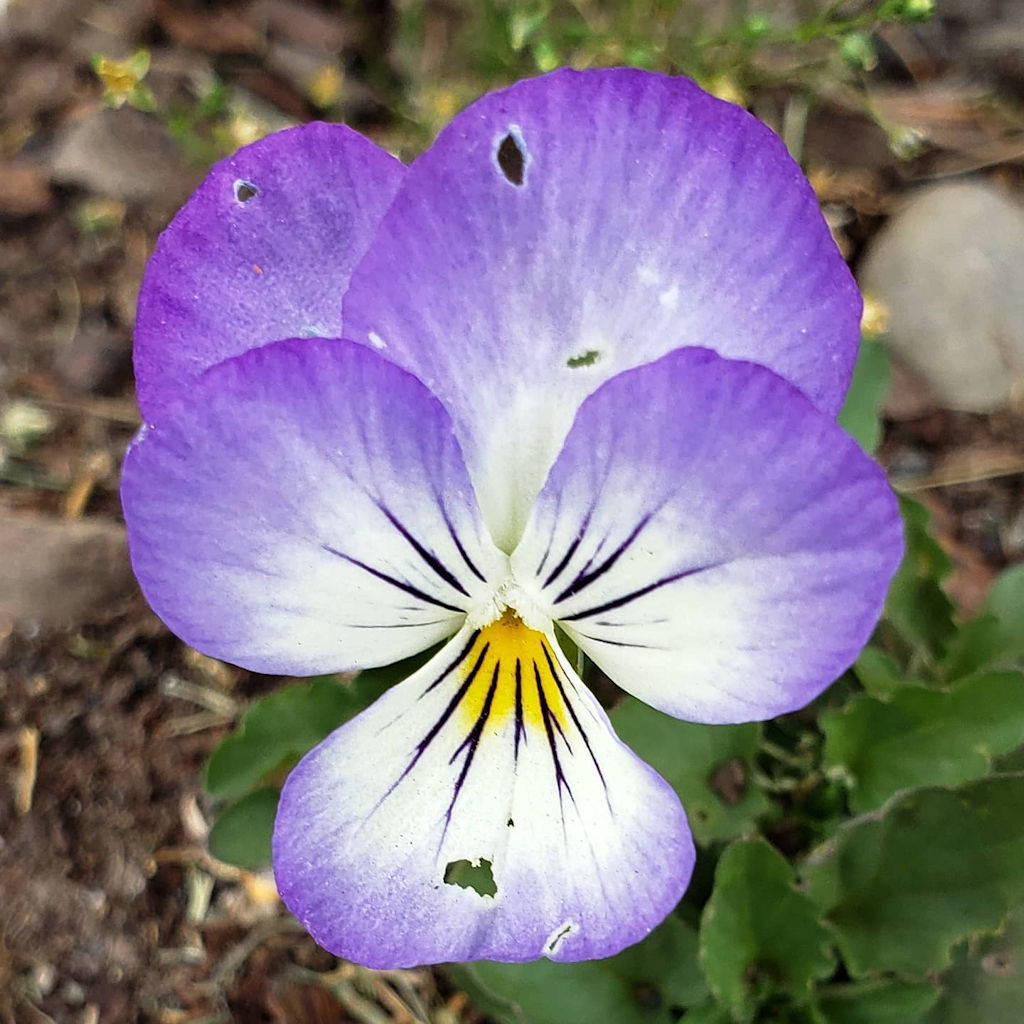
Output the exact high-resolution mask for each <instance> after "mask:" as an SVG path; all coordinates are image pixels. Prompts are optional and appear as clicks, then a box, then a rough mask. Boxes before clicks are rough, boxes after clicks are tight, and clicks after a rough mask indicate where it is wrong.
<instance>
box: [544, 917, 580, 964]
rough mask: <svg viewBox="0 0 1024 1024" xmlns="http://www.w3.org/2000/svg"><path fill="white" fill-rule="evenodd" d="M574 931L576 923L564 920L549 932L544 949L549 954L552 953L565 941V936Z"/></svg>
mask: <svg viewBox="0 0 1024 1024" xmlns="http://www.w3.org/2000/svg"><path fill="white" fill-rule="evenodd" d="M574 931H576V925H574V924H573V923H572V921H566V922H565V924H563V925H562V927H561V928H557V929H556V930H555V931H554V932H552V933H551V938H549V939H548V941H547V945H546V946H545V947H544V951H545V952H546V953H547V954H548V955H549V956H550V955H551V954H552V953H556V952H557V951H558V947H559V946H560V945H561V944H562V943H563V942H565V939H566V936H568V935H571V934H572V933H573V932H574Z"/></svg>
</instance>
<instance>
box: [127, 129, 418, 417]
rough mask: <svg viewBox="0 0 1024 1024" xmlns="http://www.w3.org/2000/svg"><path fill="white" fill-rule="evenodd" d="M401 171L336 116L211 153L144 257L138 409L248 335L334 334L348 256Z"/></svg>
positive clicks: (367, 234) (358, 249) (156, 402)
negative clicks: (218, 156) (203, 174)
mask: <svg viewBox="0 0 1024 1024" xmlns="http://www.w3.org/2000/svg"><path fill="white" fill-rule="evenodd" d="M404 172H405V168H404V166H403V165H402V164H401V163H399V161H397V160H396V159H395V158H394V157H392V156H389V155H388V154H387V153H385V152H384V151H383V150H382V149H378V148H377V147H376V146H375V145H374V144H373V143H372V142H370V141H369V140H368V139H365V138H363V137H362V136H361V135H359V134H357V133H356V132H354V131H352V130H351V129H350V128H347V127H345V126H344V125H335V124H307V125H302V126H301V127H298V128H289V129H286V130H285V131H281V132H276V133H275V134H273V135H270V136H268V137H267V138H265V139H261V140H260V141H259V142H254V143H253V144H252V145H251V146H246V147H245V148H244V149H241V150H239V151H238V152H237V153H235V155H234V156H231V157H229V158H228V159H226V160H222V161H221V162H220V163H218V164H216V165H215V166H214V167H213V169H212V170H211V171H210V173H209V175H208V176H207V178H206V180H205V181H204V182H203V184H202V185H201V186H200V187H199V189H198V190H197V191H196V192H195V194H194V195H193V196H192V198H191V199H190V200H189V201H188V203H187V204H186V205H185V206H184V207H183V208H182V210H181V211H180V212H179V213H178V215H177V216H176V217H175V218H174V220H173V221H172V222H171V224H170V226H169V227H168V228H167V230H166V231H164V233H163V234H162V235H161V236H160V239H159V241H158V242H157V246H156V250H155V252H154V253H153V256H152V258H151V259H150V261H149V265H148V266H147V268H146V275H145V278H144V280H143V284H142V291H141V292H140V294H139V310H138V318H137V321H136V325H135V376H136V382H137V385H138V396H139V405H140V407H141V408H142V412H143V416H144V418H146V419H153V418H154V417H155V416H156V415H157V414H158V413H159V410H160V409H161V408H162V407H163V406H165V405H166V404H167V402H168V401H171V400H173V398H174V397H175V396H176V395H178V394H180V393H181V391H182V390H183V389H184V388H186V387H187V386H188V384H189V382H190V381H191V380H193V379H194V378H195V377H197V376H199V374H201V373H202V372H203V370H205V369H206V368H207V367H209V366H212V365H213V364H214V363H218V362H220V361H221V360H222V359H227V358H228V357H229V356H235V355H239V354H241V353H242V352H245V351H246V350H247V349H250V348H252V347H253V346H255V345H261V344H263V343H265V342H268V341H274V340H276V339H277V338H288V337H307V336H310V335H315V336H319V337H324V338H336V337H339V336H340V334H341V299H342V296H343V295H344V293H345V288H346V287H347V285H348V280H349V276H350V274H351V273H352V268H353V267H354V266H355V264H356V262H357V261H358V260H359V257H360V256H362V254H363V252H364V251H365V250H366V246H367V245H368V244H369V241H370V239H371V238H372V237H373V233H374V231H375V230H376V228H377V224H378V223H379V221H380V218H381V217H382V216H383V214H384V211H385V210H386V209H387V207H388V204H389V203H390V202H391V199H392V197H393V196H394V194H395V191H396V190H397V188H398V186H399V183H400V182H401V180H402V176H403V174H404Z"/></svg>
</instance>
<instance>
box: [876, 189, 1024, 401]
mask: <svg viewBox="0 0 1024 1024" xmlns="http://www.w3.org/2000/svg"><path fill="white" fill-rule="evenodd" d="M860 284H861V287H862V288H863V289H864V291H865V292H869V293H872V294H874V295H875V296H876V297H878V298H879V299H881V300H882V301H883V302H884V303H885V304H886V305H887V306H888V307H889V312H890V317H889V325H888V335H887V338H886V342H887V344H888V345H889V348H890V350H891V351H892V353H893V355H894V357H895V358H896V360H897V361H898V362H900V363H902V364H903V365H904V366H905V367H906V368H907V369H909V370H910V371H911V372H912V373H914V374H916V375H917V376H918V377H920V378H921V379H922V380H923V381H924V383H925V384H926V385H927V386H928V388H929V389H930V390H931V391H932V392H933V393H934V394H935V396H936V398H937V400H938V401H939V403H940V404H941V405H942V406H944V407H945V408H949V409H957V410H961V411H965V412H979V413H983V412H992V411H994V410H996V409H999V408H1002V407H1003V406H1005V405H1006V404H1007V403H1008V402H1009V401H1010V399H1011V396H1012V395H1013V393H1014V391H1015V389H1017V388H1020V387H1024V208H1022V207H1021V206H1020V205H1019V204H1018V203H1016V202H1014V201H1013V200H1012V199H1010V198H1009V197H1008V196H1006V195H1004V194H1003V193H1002V192H1001V191H999V190H998V189H996V188H994V187H992V186H991V185H988V184H985V183H983V182H978V181H975V182H971V181H964V182H957V183H948V184H942V185H935V186H932V187H929V188H926V189H923V190H922V191H920V192H918V193H917V194H916V195H914V196H912V197H911V199H910V200H909V201H908V203H907V204H906V206H905V207H903V209H901V210H900V211H899V212H898V213H897V214H896V215H895V216H894V217H893V218H892V219H891V220H890V221H889V223H888V224H887V225H886V227H885V228H884V229H883V230H882V231H881V232H880V233H879V234H878V236H877V237H876V239H875V240H874V243H873V244H872V246H871V248H870V250H869V252H868V254H867V256H866V257H865V259H864V262H863V265H862V267H861V272H860Z"/></svg>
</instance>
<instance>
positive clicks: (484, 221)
mask: <svg viewBox="0 0 1024 1024" xmlns="http://www.w3.org/2000/svg"><path fill="white" fill-rule="evenodd" d="M860 308H861V302H860V296H859V295H858V293H857V290H856V286H855V285H854V282H853V278H852V276H851V275H850V272H849V270H848V269H847V267H846V265H845V264H844V263H843V260H842V259H841V257H840V255H839V253H838V252H837V250H836V247H835V244H834V243H833V241H832V239H831V236H830V235H829V231H828V228H827V227H826V225H825V222H824V220H823V219H822V217H821V214H820V212H819V210H818V205H817V202H816V200H815V197H814V193H813V192H812V191H811V189H810V186H809V185H808V184H807V182H806V180H805V179H804V178H803V176H802V174H801V172H800V169H799V168H798V167H797V165H796V164H795V163H794V162H793V161H792V160H791V159H790V157H789V156H788V154H787V153H786V150H785V147H784V146H783V144H782V143H781V142H780V140H779V139H778V138H777V137H776V136H775V135H774V134H773V133H772V132H771V131H770V130H769V129H768V128H766V127H765V126H764V125H763V124H761V123H759V122H758V121H756V120H755V119H754V118H753V117H751V116H750V115H749V114H747V113H746V112H745V111H743V110H741V109H739V108H738V107H735V106H732V105H730V104H727V103H724V102H722V101H720V100H717V99H715V98H714V97H712V96H709V95H708V94H706V93H704V92H702V91H701V90H700V89H699V88H697V86H696V85H694V84H693V83H692V82H690V81H689V80H687V79H683V78H667V77H664V76H661V75H655V74H649V73H646V72H641V71H634V70H631V69H623V68H619V69H613V70H606V71H585V72H576V71H570V70H563V71H558V72H555V73H553V74H550V75H547V76H544V77H542V78H538V79H533V80H530V81H524V82H520V83H518V84H516V85H514V86H512V87H511V88H509V89H505V90H503V91H501V92H496V93H492V94H490V95H488V96H485V97H484V98H483V99H481V100H479V101H478V102H476V103H474V104H473V105H472V106H470V107H469V108H468V109H467V110H465V111H464V112H463V113H461V114H460V115H459V116H457V117H456V118H455V120H454V121H453V122H452V123H451V125H450V126H449V127H448V128H447V129H446V130H445V131H444V132H442V133H441V135H440V137H439V138H438V140H437V142H436V143H435V144H434V146H433V147H432V148H431V149H430V150H429V151H428V152H426V153H425V154H424V155H423V156H422V157H420V158H419V159H418V160H417V161H416V162H415V163H414V164H413V165H412V166H411V167H410V169H409V173H408V175H407V176H406V178H405V181H404V183H403V185H402V188H401V189H400V190H399V193H398V195H397V196H396V198H395V202H394V203H393V205H392V206H391V208H390V209H389V211H388V213H387V215H386V216H385V218H384V219H383V221H382V223H381V227H380V231H379V233H378V235H377V237H376V239H375V241H374V242H373V243H372V245H371V246H370V247H369V249H368V250H367V254H366V256H365V257H364V259H363V260H362V262H361V263H360V265H359V267H358V268H357V270H356V272H355V273H354V274H353V277H352V282H351V285H350V288H349V291H348V292H347V294H346V296H345V303H344V310H345V325H346V336H348V337H352V338H354V339H356V340H359V341H363V342H368V343H373V344H376V345H378V346H381V345H384V346H386V354H387V355H388V357H389V358H391V359H393V360H395V361H396V362H397V363H399V364H400V365H402V366H405V367H407V368H408V369H410V370H412V372H414V373H415V374H416V375H417V376H418V377H419V378H420V379H421V380H423V381H424V382H425V383H426V384H427V385H428V386H429V387H430V388H431V390H433V391H434V393H435V394H436V395H437V396H438V397H439V398H440V399H441V400H442V401H443V402H445V404H446V405H447V407H448V408H449V409H450V410H451V411H452V415H453V417H454V418H455V422H456V428H457V430H458V432H459V439H460V441H461V443H462V446H463V450H464V451H465V452H466V459H467V464H468V465H469V468H470V472H471V475H472V476H473V479H474V481H475V483H476V485H477V491H478V494H479V495H480V500H481V505H482V507H483V510H484V515H485V518H486V520H487V522H488V524H489V525H490V527H491V530H492V532H493V533H494V535H495V539H496V540H497V542H498V543H499V546H502V547H506V548H507V549H511V547H513V546H514V544H515V541H516V540H517V539H518V537H519V535H520V533H521V529H522V525H523V523H524V522H525V520H526V517H527V515H528V513H529V508H530V504H531V502H532V500H533V498H534V497H535V496H536V493H537V492H538V491H539V489H540V487H541V484H542V483H543V481H544V477H545V475H546V473H547V470H548V469H549V468H550V466H551V464H552V462H553V461H554V457H555V455H556V454H557V452H558V449H559V447H560V445H561V442H562V439H563V438H564V436H565V433H566V432H567V431H568V429H569V427H570V425H571V423H572V417H573V415H574V414H575V411H576V409H577V408H578V405H579V402H580V401H581V400H582V398H583V397H584V396H585V395H587V394H589V393H590V392H591V391H593V390H594V389H595V388H596V387H597V386H598V385H600V384H601V383H602V382H603V381H605V380H608V379H610V378H611V377H612V376H614V375H615V374H616V373H618V372H620V371H621V370H623V369H626V368H628V367H632V366H636V365H639V364H642V363H645V362H649V361H651V360H653V359H656V358H658V357H660V356H662V355H664V354H665V353H666V352H669V351H671V350H672V349H675V348H677V347H680V346H684V345H699V346H703V347H706V348H711V349H714V350H715V351H717V352H720V353H721V354H722V355H725V356H729V357H731V358H737V359H747V360H751V361H753V362H758V363H762V364H764V365H766V366H769V367H771V368H772V369H773V370H775V371H776V372H777V373H779V374H781V375H782V376H784V377H786V378H787V379H789V380H791V381H792V382H793V383H794V384H796V385H797V386H798V387H799V388H801V389H802V390H804V391H805V392H806V393H807V394H808V395H809V396H810V397H811V399H812V401H814V402H815V404H817V405H818V406H819V407H820V408H822V409H823V410H825V411H826V412H829V413H835V412H837V411H838V409H839V407H840V405H841V403H842V398H843V395H844V393H845V390H846V387H847V384H848V382H849V375H850V372H851V368H852V366H853V362H854V359H855V356H856V351H857V344H858V340H859V318H860ZM521 382H525V386H524V385H523V384H522V383H521Z"/></svg>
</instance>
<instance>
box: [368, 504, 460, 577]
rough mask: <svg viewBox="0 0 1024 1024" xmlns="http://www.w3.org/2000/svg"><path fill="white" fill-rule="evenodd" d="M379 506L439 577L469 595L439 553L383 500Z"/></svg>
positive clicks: (388, 519)
mask: <svg viewBox="0 0 1024 1024" xmlns="http://www.w3.org/2000/svg"><path fill="white" fill-rule="evenodd" d="M377 508H379V509H380V510H381V512H383V513H384V517H385V518H386V519H387V521H388V522H389V523H390V524H391V525H392V526H393V527H394V528H395V529H396V530H397V531H398V532H399V533H400V534H401V535H402V536H403V537H404V538H405V539H406V540H407V541H408V543H409V544H410V546H411V547H412V549H413V550H414V551H415V552H416V554H417V555H419V556H420V558H422V559H423V561H424V562H426V563H427V565H429V566H430V568H431V569H433V570H434V573H435V574H436V575H437V576H438V577H440V578H441V579H442V580H444V582H445V583H447V584H448V586H450V587H451V588H452V589H453V590H457V591H458V592H459V593H460V594H462V596H463V597H469V591H468V590H466V588H465V587H464V586H463V585H462V584H461V583H460V582H459V581H458V580H457V579H456V578H455V576H454V575H452V573H451V571H450V570H449V569H447V568H446V567H445V565H444V563H443V562H442V561H441V560H440V559H439V558H438V557H437V555H435V554H434V552H433V551H430V550H429V549H428V548H426V547H424V546H423V545H422V544H421V543H420V542H419V541H418V540H417V539H416V538H415V537H414V536H413V535H412V533H411V532H410V531H409V530H408V529H407V528H406V527H405V525H404V524H403V523H402V522H401V521H400V520H399V519H398V517H397V516H395V515H394V514H393V513H392V511H391V510H390V509H389V508H388V507H387V506H386V505H384V504H382V503H381V502H377ZM453 536H454V534H453Z"/></svg>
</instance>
